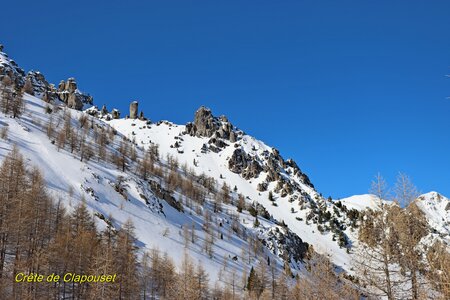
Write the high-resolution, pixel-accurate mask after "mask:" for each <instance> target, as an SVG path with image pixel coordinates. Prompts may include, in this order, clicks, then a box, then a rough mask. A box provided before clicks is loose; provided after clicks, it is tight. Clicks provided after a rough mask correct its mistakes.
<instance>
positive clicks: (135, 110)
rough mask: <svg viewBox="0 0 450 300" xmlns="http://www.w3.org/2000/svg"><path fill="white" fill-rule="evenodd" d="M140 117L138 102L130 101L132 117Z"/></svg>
mask: <svg viewBox="0 0 450 300" xmlns="http://www.w3.org/2000/svg"><path fill="white" fill-rule="evenodd" d="M137 117H138V102H137V101H133V102H131V103H130V118H131V119H137Z"/></svg>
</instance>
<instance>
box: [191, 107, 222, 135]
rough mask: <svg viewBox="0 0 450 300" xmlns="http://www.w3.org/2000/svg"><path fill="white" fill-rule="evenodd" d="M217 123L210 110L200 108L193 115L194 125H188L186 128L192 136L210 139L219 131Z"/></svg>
mask: <svg viewBox="0 0 450 300" xmlns="http://www.w3.org/2000/svg"><path fill="white" fill-rule="evenodd" d="M218 123H219V122H217V120H216V119H215V118H214V117H213V115H212V113H211V110H210V109H209V108H206V107H204V106H202V107H200V108H199V109H198V110H197V111H196V113H195V119H194V123H193V124H192V123H189V124H188V125H187V126H186V128H187V129H188V132H189V134H191V135H193V136H197V137H211V136H212V135H213V134H214V133H215V132H216V131H217V130H218V129H219V124H218ZM188 127H189V128H188Z"/></svg>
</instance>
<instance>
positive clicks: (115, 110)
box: [111, 109, 120, 119]
mask: <svg viewBox="0 0 450 300" xmlns="http://www.w3.org/2000/svg"><path fill="white" fill-rule="evenodd" d="M111 115H112V117H113V119H119V118H120V111H118V110H117V109H113V110H112V112H111Z"/></svg>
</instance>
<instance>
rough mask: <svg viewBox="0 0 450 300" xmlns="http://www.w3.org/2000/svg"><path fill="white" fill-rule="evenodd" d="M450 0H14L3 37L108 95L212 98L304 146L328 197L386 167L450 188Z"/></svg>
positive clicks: (52, 72)
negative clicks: (68, 0) (449, 75)
mask: <svg viewBox="0 0 450 300" xmlns="http://www.w3.org/2000/svg"><path fill="white" fill-rule="evenodd" d="M449 12H450V1H264V0H258V1H242V0H240V1H230V0H228V1H188V0H182V1H181V0H180V1H171V0H164V1H162V0H161V1H133V0H128V1H71V2H64V1H63V2H61V1H6V2H4V3H2V4H1V18H0V43H3V44H4V45H5V51H6V52H8V53H9V54H10V56H11V57H13V58H14V59H15V60H16V61H17V62H18V63H19V64H20V65H21V66H22V67H23V68H25V69H26V70H29V69H38V70H40V71H41V72H43V73H44V74H45V75H46V76H47V78H48V79H49V80H50V81H51V82H54V83H58V82H59V81H60V80H61V79H66V78H67V77H70V76H74V77H76V78H77V81H78V84H79V87H80V89H82V90H84V91H86V92H89V93H90V94H92V95H93V96H94V99H95V102H96V104H98V105H102V104H104V103H106V104H108V107H109V108H111V107H112V106H115V107H119V108H120V109H121V110H122V112H125V111H126V108H127V105H128V103H129V101H131V100H134V99H138V100H139V101H140V104H141V107H142V108H143V109H144V111H145V113H146V115H147V116H149V117H150V118H151V119H152V120H160V119H169V120H171V121H174V122H176V123H186V122H188V121H190V120H192V119H193V114H194V111H195V110H196V109H197V108H198V107H199V106H200V105H206V106H209V107H211V108H212V109H213V112H214V113H215V114H217V115H219V114H225V115H227V116H228V117H229V119H230V120H231V121H232V122H233V123H234V124H236V125H237V126H238V127H240V128H242V129H243V130H245V131H246V132H247V133H249V134H252V135H254V136H255V137H257V138H259V139H261V140H264V141H265V142H266V143H267V144H269V145H272V146H275V147H277V148H278V149H280V151H281V153H282V155H283V156H284V157H285V158H287V157H293V158H294V159H295V160H296V161H297V162H298V163H299V165H300V168H301V169H302V170H303V171H305V172H306V173H307V174H309V176H310V177H311V180H312V181H313V183H314V184H315V185H316V187H317V188H318V190H319V191H320V192H322V193H323V194H324V196H328V195H332V196H333V197H336V198H338V197H345V196H349V195H352V194H358V193H366V192H367V191H368V189H369V187H370V182H371V180H372V179H373V176H374V175H375V174H376V173H377V172H381V173H382V174H383V175H384V176H385V177H386V178H387V179H388V180H389V181H393V180H394V178H395V176H396V174H397V172H399V171H402V172H405V173H407V174H409V175H410V176H411V178H412V179H413V181H414V183H415V184H416V185H417V186H418V188H419V189H420V190H421V191H422V192H428V191H430V190H437V191H440V192H441V193H444V194H445V195H447V196H450V100H449V99H446V97H447V96H450V78H448V77H445V75H446V74H449V73H450V14H449Z"/></svg>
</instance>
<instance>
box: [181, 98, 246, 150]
mask: <svg viewBox="0 0 450 300" xmlns="http://www.w3.org/2000/svg"><path fill="white" fill-rule="evenodd" d="M186 133H188V134H190V135H191V136H197V137H208V138H214V139H215V140H218V139H223V140H226V141H230V142H231V143H235V142H236V141H237V140H238V139H239V136H240V135H242V134H243V132H242V131H240V130H238V129H237V128H235V127H234V126H233V125H232V124H231V123H230V122H229V121H228V118H227V117H226V116H220V117H214V116H213V114H212V112H211V110H210V109H209V108H207V107H204V106H202V107H200V108H199V109H198V110H197V111H196V112H195V118H194V122H190V123H188V124H186ZM215 140H214V141H213V142H210V143H216V142H215ZM219 148H220V147H219Z"/></svg>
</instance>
